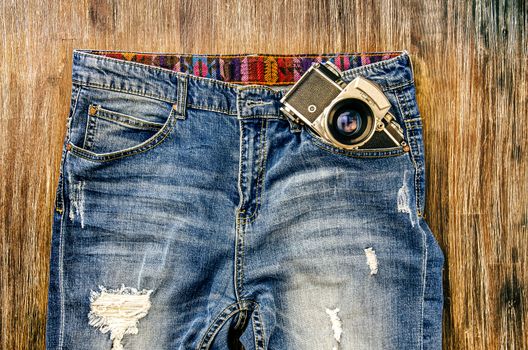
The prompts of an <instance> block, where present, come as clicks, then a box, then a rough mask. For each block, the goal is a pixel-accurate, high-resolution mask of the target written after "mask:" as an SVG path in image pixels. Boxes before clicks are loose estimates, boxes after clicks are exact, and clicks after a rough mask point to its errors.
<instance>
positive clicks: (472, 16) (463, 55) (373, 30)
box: [0, 0, 528, 349]
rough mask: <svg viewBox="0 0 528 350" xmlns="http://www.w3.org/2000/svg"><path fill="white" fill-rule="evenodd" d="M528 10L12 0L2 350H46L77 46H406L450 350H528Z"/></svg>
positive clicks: (4, 111)
mask: <svg viewBox="0 0 528 350" xmlns="http://www.w3.org/2000/svg"><path fill="white" fill-rule="evenodd" d="M527 18H528V16H527V5H526V2H525V1H524V0H518V1H504V0H502V1H484V0H473V1H453V0H448V1H440V0H428V1H416V0H395V1H388V0H381V1H372V0H367V1H364V0H362V1H355V2H353V1H336V0H333V1H315V0H308V1H299V0H291V1H286V0H283V1H259V0H252V1H242V0H238V1H227V0H221V1H209V0H201V1H190V0H181V1H159V0H158V1H152V0H151V1H139V0H138V1H110V0H84V1H72V2H67V1H63V0H62V1H42V0H40V1H39V0H33V1H19V0H10V1H9V0H0V55H1V56H0V79H1V87H0V89H1V90H0V106H1V109H0V118H1V119H0V123H1V124H0V163H1V168H0V172H1V173H0V183H1V186H0V201H1V202H0V204H1V205H0V214H1V215H0V217H1V219H2V220H1V221H0V232H1V240H0V254H1V255H0V309H1V315H0V347H1V349H44V334H45V330H44V329H45V318H46V300H47V285H48V272H49V268H48V259H49V246H50V239H51V237H50V236H51V215H52V205H53V197H54V193H55V187H56V185H57V180H58V173H59V162H60V153H61V146H62V141H63V137H64V134H65V130H66V118H67V114H68V108H69V95H70V83H71V81H70V79H71V63H72V62H71V58H72V57H71V53H72V49H73V48H98V49H120V50H121V49H122V50H126V49H128V50H136V51H160V52H162V51H166V52H187V53H247V52H258V53H299V52H302V53H309V52H312V53H319V52H336V51H384V50H400V49H407V50H409V52H410V54H411V58H412V60H413V63H414V69H415V74H416V85H417V91H418V104H419V108H420V111H421V114H422V117H423V119H424V127H425V129H424V137H425V147H426V160H427V172H428V173H427V175H428V185H427V204H426V206H427V210H426V215H427V220H428V222H429V224H430V226H431V228H432V230H433V232H434V233H435V235H436V237H437V238H438V240H439V242H440V243H441V246H442V248H443V250H444V252H445V255H446V269H445V276H444V285H445V298H446V299H445V301H446V302H445V313H444V349H528V298H527V293H528V290H527V288H528V239H527V233H528V232H527V225H528V209H527V208H528V206H527V204H528V203H527V202H528V192H527V187H528V176H527V171H526V169H527V156H526V152H527V151H528V150H527V132H528V126H527V115H528V101H527V95H528V90H527V78H528V64H527V63H528V61H527V57H528V52H527V51H528V42H527V34H528V33H527V30H526V28H527Z"/></svg>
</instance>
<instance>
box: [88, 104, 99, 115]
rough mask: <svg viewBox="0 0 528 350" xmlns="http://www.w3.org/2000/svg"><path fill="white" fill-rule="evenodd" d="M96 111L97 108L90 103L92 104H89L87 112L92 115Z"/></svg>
mask: <svg viewBox="0 0 528 350" xmlns="http://www.w3.org/2000/svg"><path fill="white" fill-rule="evenodd" d="M96 111H97V108H96V107H95V106H93V105H92V106H90V109H89V110H88V113H89V114H90V115H94V114H95V112H96Z"/></svg>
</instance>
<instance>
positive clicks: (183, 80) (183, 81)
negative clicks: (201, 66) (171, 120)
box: [174, 74, 188, 120]
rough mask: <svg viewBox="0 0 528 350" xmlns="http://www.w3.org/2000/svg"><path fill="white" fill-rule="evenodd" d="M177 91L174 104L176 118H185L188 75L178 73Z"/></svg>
mask: <svg viewBox="0 0 528 350" xmlns="http://www.w3.org/2000/svg"><path fill="white" fill-rule="evenodd" d="M176 77H177V79H178V87H177V89H178V91H176V95H177V101H176V104H175V105H174V109H175V111H176V119H181V120H185V118H186V107H187V85H188V76H187V75H184V74H181V75H180V74H178V75H177V76H176Z"/></svg>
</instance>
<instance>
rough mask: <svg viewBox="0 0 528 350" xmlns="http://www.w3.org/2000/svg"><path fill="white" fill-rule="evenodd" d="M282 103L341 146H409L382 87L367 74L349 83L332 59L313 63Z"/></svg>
mask: <svg viewBox="0 0 528 350" xmlns="http://www.w3.org/2000/svg"><path fill="white" fill-rule="evenodd" d="M281 103H282V107H281V111H282V112H283V113H284V114H285V115H286V116H287V117H288V118H291V119H292V120H293V121H294V122H296V123H300V124H306V125H307V126H309V127H310V128H311V129H312V130H314V131H315V132H316V133H317V134H318V135H319V136H320V137H322V138H323V139H325V140H327V141H329V142H331V143H332V144H333V145H335V146H337V147H339V148H343V149H379V148H390V147H398V146H403V147H404V149H406V150H407V149H408V146H407V144H406V142H405V140H404V137H403V131H402V128H401V127H400V125H399V124H398V123H397V122H396V120H395V118H394V116H393V115H392V114H390V113H389V108H390V106H391V104H390V102H389V100H388V99H387V97H386V96H385V95H384V94H383V91H382V90H381V88H380V87H379V86H378V85H377V84H376V83H374V82H372V81H370V80H368V79H366V78H363V77H357V78H355V79H354V80H352V81H351V82H350V83H348V84H347V83H346V82H344V81H343V80H342V79H341V73H340V71H339V69H338V68H337V67H336V66H335V65H334V64H332V63H331V62H329V61H327V62H325V63H315V64H313V65H312V66H311V67H310V68H309V69H308V70H307V71H306V73H305V74H303V76H302V77H301V78H300V79H299V81H298V82H297V83H296V84H295V85H294V86H293V87H292V88H291V89H290V90H288V92H287V93H286V94H285V95H284V97H283V98H282V99H281Z"/></svg>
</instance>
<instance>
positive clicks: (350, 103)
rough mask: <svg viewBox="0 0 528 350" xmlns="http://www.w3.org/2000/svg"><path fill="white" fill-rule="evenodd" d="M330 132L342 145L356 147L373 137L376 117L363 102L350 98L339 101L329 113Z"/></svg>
mask: <svg viewBox="0 0 528 350" xmlns="http://www.w3.org/2000/svg"><path fill="white" fill-rule="evenodd" d="M327 123H328V124H327V125H328V130H329V132H330V133H331V134H332V136H333V137H334V138H335V139H336V141H338V142H339V143H341V144H344V145H355V144H358V143H361V142H363V141H364V140H365V139H367V138H368V137H369V135H371V132H372V130H373V129H372V128H373V126H374V116H373V114H372V110H371V109H370V107H369V106H368V105H367V104H366V103H365V102H364V101H362V100H359V99H356V98H350V99H345V100H341V101H339V102H338V103H337V104H336V105H335V106H334V107H333V108H332V110H331V111H330V112H329V115H328V118H327Z"/></svg>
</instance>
